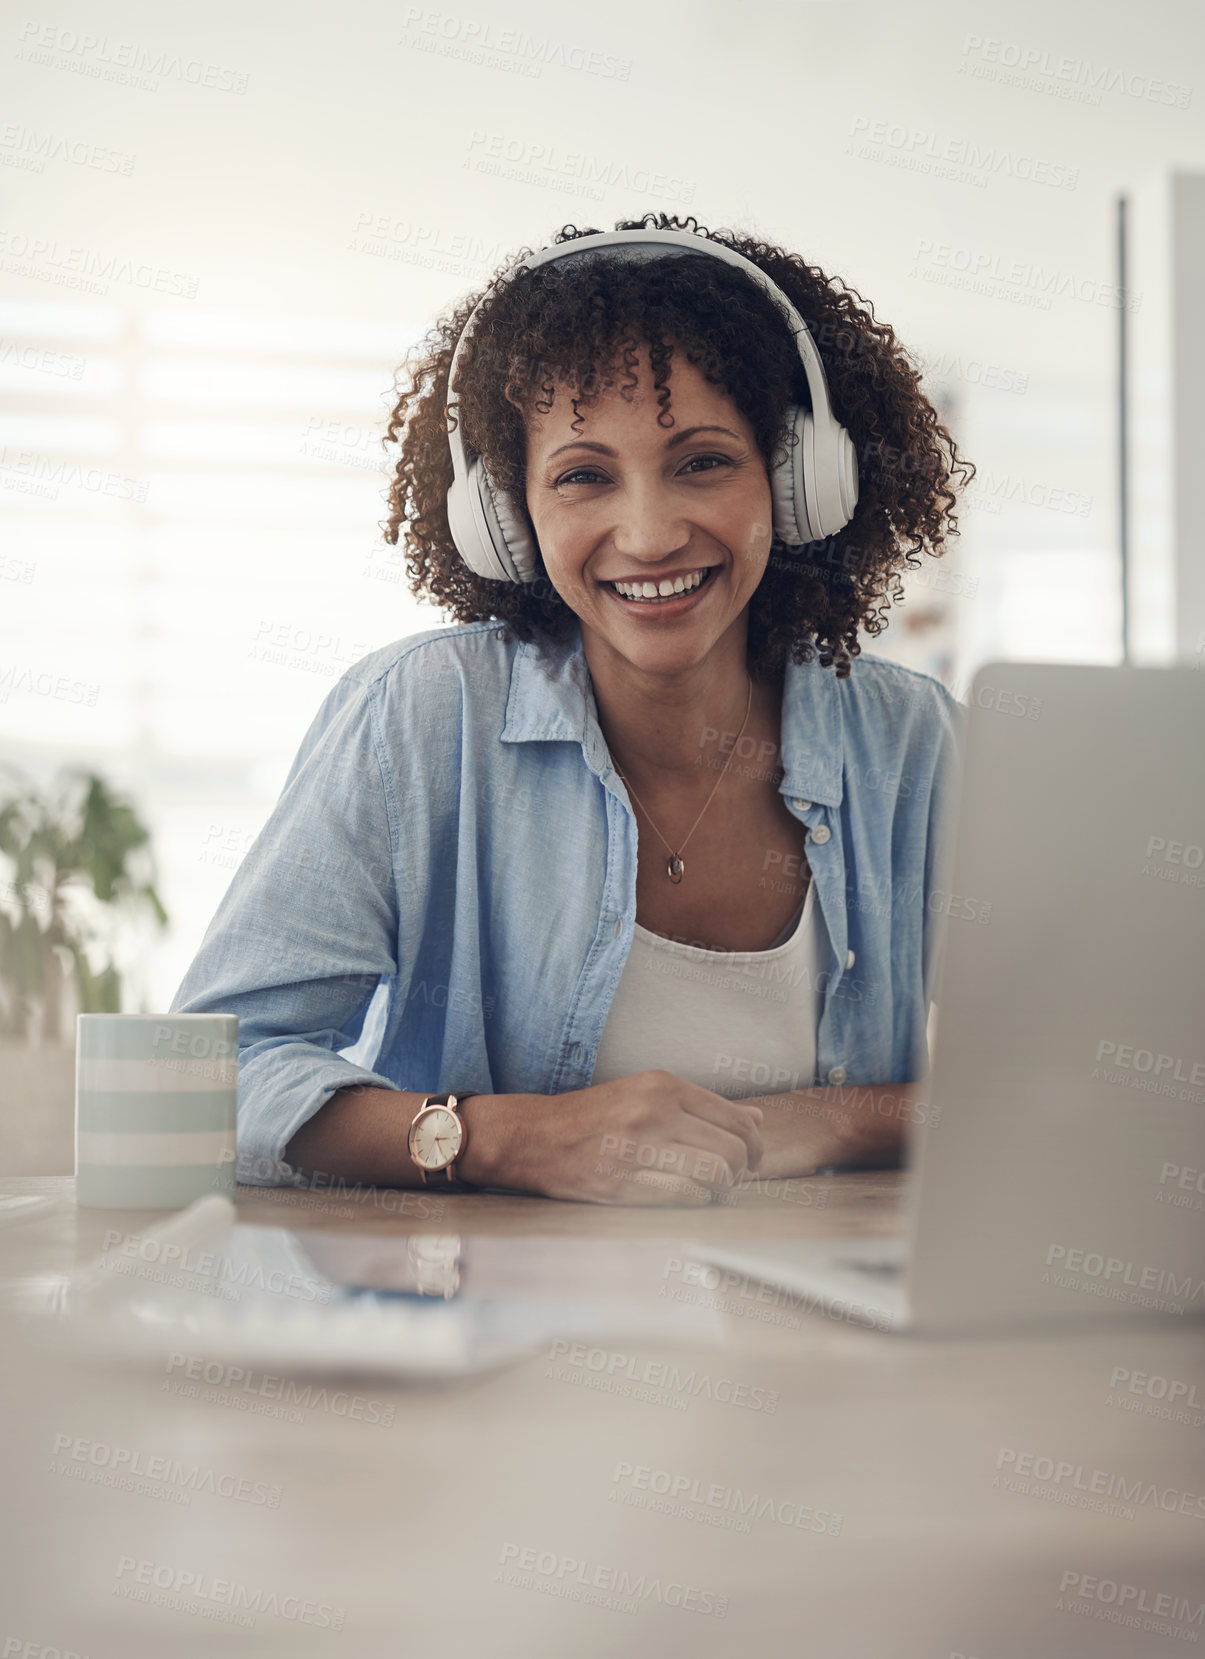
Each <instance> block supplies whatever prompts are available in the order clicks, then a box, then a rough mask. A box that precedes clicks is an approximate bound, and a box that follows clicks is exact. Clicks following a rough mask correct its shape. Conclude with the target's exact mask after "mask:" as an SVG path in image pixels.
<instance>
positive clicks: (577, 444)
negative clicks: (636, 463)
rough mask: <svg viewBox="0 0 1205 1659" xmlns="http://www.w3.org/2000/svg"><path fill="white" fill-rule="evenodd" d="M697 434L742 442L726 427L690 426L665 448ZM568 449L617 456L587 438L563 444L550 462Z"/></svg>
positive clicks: (667, 442) (672, 446)
mask: <svg viewBox="0 0 1205 1659" xmlns="http://www.w3.org/2000/svg"><path fill="white" fill-rule="evenodd" d="M696 432H727V433H728V436H729V437H730V438H735V439H736V441H737V443H740V441H741V439H740V436H739V434H738V433H736V432H732V431H730V430H729V428H728V427H726V426H688V427H687V428H686V430H685V431H684V432H675V433H674V435H673V437H672V438H667V439H666V440H665V448H666V449H675V448H676V447H677V446H678V444H684V443H685V442H686V440H687V438H693V437H694V435H695V433H696ZM566 449H592V450H593V451H594V452H595V454H597V455H614V454H615V451H614V450H613V449H611V448H610V446H609V445H607V444H596V443H590V442H588V441H587V440H586V439H585V438H575V439H574V441H573V442H572V443H570V444H562V445H561V447H560V449H554V450H553V451H552V454H551V455H549V456H548V459H549V460H550V461H551V460H554V459H555V458H556V456H558V455H560V454H561V453H562V452H563V451H564V450H566Z"/></svg>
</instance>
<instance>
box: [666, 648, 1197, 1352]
mask: <svg viewBox="0 0 1205 1659" xmlns="http://www.w3.org/2000/svg"><path fill="white" fill-rule="evenodd" d="M956 799H957V833H956V837H955V839H954V841H953V856H952V866H953V868H952V874H951V876H950V878H949V881H948V892H949V894H950V895H951V902H950V904H949V905H948V906H947V907H946V909H945V912H944V913H945V921H944V924H943V925H944V929H945V933H944V946H943V951H942V960H941V965H940V970H939V982H938V989H937V994H936V997H935V1001H936V1003H937V1010H938V1011H937V1022H936V1040H935V1043H934V1053H933V1055H932V1057H931V1068H930V1075H929V1077H928V1078H927V1079H926V1080H925V1082H924V1083H923V1084H920V1085H918V1095H919V1097H920V1098H921V1099H923V1100H925V1101H928V1102H930V1103H931V1105H932V1107H933V1108H934V1110H933V1111H932V1112H926V1113H923V1114H918V1116H920V1117H923V1118H924V1119H925V1120H926V1121H924V1122H921V1123H917V1124H915V1125H914V1126H913V1127H912V1129H911V1131H910V1136H911V1139H910V1147H909V1164H910V1175H909V1182H908V1186H909V1192H908V1209H907V1216H906V1221H907V1225H906V1232H905V1234H904V1236H903V1237H897V1238H887V1239H884V1238H858V1237H849V1238H811V1237H809V1238H797V1239H787V1240H781V1241H775V1242H760V1241H759V1242H757V1243H750V1244H748V1245H747V1246H740V1245H733V1246H728V1245H721V1244H716V1245H712V1244H710V1243H702V1242H700V1243H696V1244H693V1245H692V1246H691V1254H692V1255H693V1256H694V1258H695V1259H696V1261H698V1262H701V1263H704V1264H707V1265H706V1269H705V1271H706V1272H708V1273H709V1275H710V1276H707V1277H704V1279H703V1282H704V1283H708V1284H711V1283H712V1282H713V1280H714V1284H715V1285H717V1286H719V1285H727V1286H729V1287H731V1286H732V1285H733V1284H734V1283H735V1281H734V1279H733V1277H732V1275H739V1276H741V1277H742V1278H745V1279H753V1280H756V1281H758V1282H760V1283H762V1284H768V1285H774V1286H777V1287H779V1290H780V1292H783V1293H785V1295H786V1299H787V1303H788V1304H789V1305H793V1306H799V1307H805V1308H808V1309H816V1310H822V1311H824V1312H826V1313H828V1314H830V1315H831V1316H833V1317H836V1318H841V1319H845V1320H847V1321H849V1322H851V1323H853V1324H855V1325H857V1326H859V1327H862V1328H866V1327H872V1328H877V1329H881V1330H892V1331H901V1330H909V1331H917V1332H929V1331H934V1332H945V1331H950V1332H957V1331H961V1330H966V1331H986V1330H999V1329H1000V1328H1001V1327H1011V1326H1016V1325H1029V1324H1034V1325H1049V1324H1050V1322H1052V1321H1057V1322H1058V1324H1059V1325H1060V1326H1063V1327H1066V1326H1068V1325H1074V1324H1078V1323H1080V1322H1088V1321H1100V1320H1102V1319H1114V1320H1115V1319H1119V1318H1132V1317H1149V1318H1160V1317H1161V1318H1164V1319H1171V1320H1174V1319H1180V1320H1184V1319H1192V1318H1194V1317H1199V1316H1200V1315H1201V1314H1202V1312H1203V1310H1205V673H1202V672H1198V671H1196V670H1194V669H1192V668H1188V667H1172V668H1155V667H1151V668H1145V667H1144V668H1131V667H1125V668H1107V667H1081V666H1072V665H1066V664H1029V663H989V664H987V665H985V666H984V667H983V668H981V669H980V670H979V672H978V673H977V674H976V675H975V677H974V680H973V681H972V685H971V689H970V693H969V697H968V714H967V724H966V727H965V728H964V749H963V765H962V767H961V771H960V778H959V786H958V790H957V794H956ZM955 897H960V898H961V899H963V900H966V899H968V898H974V899H975V900H977V901H978V902H977V903H976V904H973V905H971V904H967V903H961V904H959V903H955V902H953V900H954V898H955ZM988 905H990V911H987V912H986V919H984V918H985V909H984V907H985V906H988Z"/></svg>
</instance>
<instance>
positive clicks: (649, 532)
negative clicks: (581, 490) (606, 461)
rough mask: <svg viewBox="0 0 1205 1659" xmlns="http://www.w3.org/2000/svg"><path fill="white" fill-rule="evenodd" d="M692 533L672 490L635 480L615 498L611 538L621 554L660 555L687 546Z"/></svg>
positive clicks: (645, 556)
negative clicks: (635, 481)
mask: <svg viewBox="0 0 1205 1659" xmlns="http://www.w3.org/2000/svg"><path fill="white" fill-rule="evenodd" d="M690 536H691V526H690V521H689V520H688V519H687V517H686V515H685V514H684V513H683V511H682V504H681V502H680V501H679V500H677V499H676V498H675V496H674V493H673V491H672V490H667V489H665V488H663V487H662V486H661V485H659V484H656V483H654V484H641V483H634V484H630V485H629V486H628V487H627V488H626V489H624V490H623V491H622V493H621V494H619V495H618V496H617V497H616V498H615V514H614V519H613V522H612V525H611V541H612V544H613V546H614V548H615V551H616V552H617V553H620V554H625V553H626V554H628V555H630V556H631V557H632V558H636V559H651V558H657V557H659V556H661V555H663V554H666V553H673V552H675V551H676V550H677V549H678V548H680V547H685V546H686V545H687V543H688V542H689V541H690Z"/></svg>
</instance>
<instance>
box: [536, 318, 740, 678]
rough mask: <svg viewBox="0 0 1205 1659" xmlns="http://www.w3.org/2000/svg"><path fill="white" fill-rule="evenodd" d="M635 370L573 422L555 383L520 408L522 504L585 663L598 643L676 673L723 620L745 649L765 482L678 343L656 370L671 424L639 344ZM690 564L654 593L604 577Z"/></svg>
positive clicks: (726, 410) (632, 577)
mask: <svg viewBox="0 0 1205 1659" xmlns="http://www.w3.org/2000/svg"><path fill="white" fill-rule="evenodd" d="M637 373H638V375H639V386H638V387H637V388H636V389H635V390H633V389H632V388H631V387H630V385H629V386H628V388H627V390H628V396H629V399H630V401H628V400H627V399H625V398H624V397H623V396H621V395H620V392H619V390H618V387H616V386H614V385H613V386H610V387H608V388H607V390H606V391H605V392H603V393H602V395H601V396H600V397H599V398H598V399H597V401H596V402H595V403H593V404H592V405H589V406H587V405H582V404H579V409H580V416H581V418H580V421H579V423H578V428H577V430H576V431H575V430H574V425H573V422H574V410H573V404H572V394H571V392H570V391H569V389H568V388H566V387H565V386H564V385H561V384H558V385H557V391H556V397H555V399H554V400H553V406H552V409H551V411H550V412H549V413H548V414H540V413H539V412H538V411H532V412H531V413H530V414H529V415H528V418H527V510H528V512H529V514H530V515H531V520H532V524H533V525H534V527H535V532H536V537H537V539H538V541H539V545H540V552H541V554H542V556H543V559H544V565H545V568H546V569H547V571H548V575H549V578H550V580H551V582H552V585H553V587H554V588H555V589H556V591H557V592H558V593H559V594H560V596H561V598H562V599H563V600H564V601H565V603H566V604H567V605H568V606H569V607H570V609H571V610H573V611H574V612H575V613H576V614H577V616H578V618H579V619H580V622H581V630H582V642H583V646H584V647H585V650H586V654H587V658H588V660H590V661H591V664H592V665H593V662H594V661H596V660H600V654H601V656H614V657H618V658H623V659H625V660H626V661H627V662H628V663H630V664H631V665H632V666H634V667H637V668H640V669H644V670H646V671H649V672H653V673H661V674H674V673H678V672H682V671H684V670H688V669H690V668H692V667H694V666H695V665H697V664H698V663H700V662H701V661H702V660H703V659H704V658H705V657H706V656H707V655H708V653H709V652H710V651H711V650H712V648H713V647H714V646H715V644H716V642H717V641H718V640H720V639H721V638H723V637H724V636H725V635H727V634H728V633H729V631H730V630H739V632H740V640H741V648H742V652H743V648H744V632H745V626H746V624H745V612H746V610H747V608H748V604H749V600H750V598H751V597H752V595H753V593H754V591H755V589H756V588H757V585H758V583H759V582H760V581H761V578H762V573H763V571H764V570H765V568H766V561H767V559H768V558H769V554H770V542H771V536H772V527H771V518H772V502H771V497H770V482H769V478H768V475H767V472H766V466H765V462H764V461H763V459H762V456H761V452H760V450H759V449H758V447H757V441H756V438H755V435H754V432H753V428H752V427H751V426H750V424H749V422H748V421H747V420H746V419H745V417H744V415H743V414H742V413H741V411H740V410H739V409H738V407H737V405H736V404H735V403H734V402H733V401H732V399H731V398H730V397H728V396H727V395H726V394H725V393H724V392H723V391H722V390H721V389H720V388H719V387H718V386H714V385H712V384H711V383H710V382H709V381H708V380H706V379H705V378H704V376H703V374H702V373H701V372H700V371H699V370H698V369H697V368H695V367H694V365H693V364H691V363H688V362H686V360H685V358H684V357H682V356H681V354H680V353H679V352H677V351H676V352H675V354H674V359H673V369H672V374H671V375H670V376H669V380H668V385H669V390H670V397H671V404H670V412H671V413H672V415H673V421H674V424H673V425H672V426H662V425H658V421H657V416H658V414H659V413H660V405H659V404H658V402H657V401H656V392H655V390H654V388H653V377H652V372H651V370H650V368H649V363H648V348H647V345H645V346H642V347H641V349H640V353H639V357H638V362H637ZM620 378H623V377H620ZM699 570H703V571H704V572H705V579H704V581H703V583H702V584H701V585H700V586H699V587H697V589H695V590H694V591H692V592H689V593H684V594H682V596H681V597H679V598H672V599H667V600H664V601H662V602H661V603H657V602H656V601H655V600H653V601H647V600H646V601H643V602H642V601H640V600H637V599H631V598H622V597H621V596H620V595H619V594H618V593H617V592H616V590H615V589H614V588H613V587H612V586H611V583H612V582H614V581H615V580H617V579H618V580H620V581H621V582H622V583H623V584H624V585H625V586H627V585H628V584H629V583H638V584H641V585H642V590H643V592H645V593H647V592H648V591H649V590H648V588H647V587H643V584H647V583H653V584H656V585H657V587H658V589H659V590H660V591H661V592H667V591H670V590H669V589H667V588H666V587H665V586H664V584H666V583H667V582H668V583H673V584H674V586H675V589H677V590H680V589H681V588H682V580H681V578H687V579H689V578H691V577H692V576H693V574H694V573H695V572H697V571H699ZM689 585H690V583H689V580H688V582H687V586H688V587H689Z"/></svg>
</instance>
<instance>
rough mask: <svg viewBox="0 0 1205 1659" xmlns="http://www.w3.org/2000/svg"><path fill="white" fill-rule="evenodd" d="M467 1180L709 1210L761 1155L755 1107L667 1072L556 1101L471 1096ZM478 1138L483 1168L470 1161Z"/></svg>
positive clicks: (553, 1194) (599, 1200)
mask: <svg viewBox="0 0 1205 1659" xmlns="http://www.w3.org/2000/svg"><path fill="white" fill-rule="evenodd" d="M462 1113H463V1116H464V1120H465V1126H466V1128H467V1130H468V1146H467V1148H466V1156H465V1158H464V1159H462V1161H461V1168H462V1170H463V1172H464V1176H465V1179H466V1180H467V1181H473V1180H475V1179H477V1180H480V1181H481V1183H482V1184H483V1185H490V1186H500V1187H505V1188H507V1189H509V1190H510V1191H512V1192H531V1193H539V1194H541V1195H543V1196H544V1197H546V1198H570V1199H578V1200H585V1201H586V1202H589V1203H594V1204H692V1205H702V1204H709V1203H710V1202H711V1200H712V1197H713V1195H715V1194H716V1193H727V1192H730V1191H731V1190H732V1188H733V1187H734V1186H735V1185H736V1184H737V1182H739V1181H740V1179H741V1178H742V1176H744V1175H746V1174H755V1173H756V1172H757V1168H758V1165H759V1164H760V1162H761V1157H762V1138H761V1134H760V1131H759V1127H758V1126H759V1124H760V1123H761V1119H762V1112H761V1109H760V1107H757V1106H753V1105H746V1104H745V1103H744V1102H743V1101H739V1100H725V1099H724V1097H723V1096H722V1095H718V1094H713V1093H712V1092H711V1090H710V1089H704V1088H702V1087H701V1086H700V1085H698V1084H696V1083H688V1082H686V1081H685V1080H684V1079H683V1078H681V1077H675V1076H674V1074H673V1073H672V1072H668V1071H641V1072H635V1073H634V1074H633V1075H632V1076H631V1077H616V1078H613V1079H612V1080H611V1081H610V1082H608V1083H593V1084H591V1085H590V1086H589V1087H588V1088H585V1089H574V1090H571V1091H570V1092H569V1093H568V1094H558V1095H540V1094H528V1095H477V1096H474V1097H473V1098H472V1099H470V1100H467V1101H466V1102H465V1104H464V1106H463V1108H462ZM475 1141H476V1143H477V1145H478V1147H479V1148H480V1149H481V1151H482V1153H484V1150H485V1147H486V1146H488V1147H489V1149H490V1155H489V1158H488V1162H485V1161H479V1160H478V1159H475V1158H474V1155H473V1149H474V1142H475Z"/></svg>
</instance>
